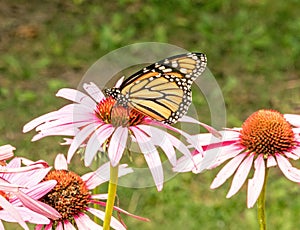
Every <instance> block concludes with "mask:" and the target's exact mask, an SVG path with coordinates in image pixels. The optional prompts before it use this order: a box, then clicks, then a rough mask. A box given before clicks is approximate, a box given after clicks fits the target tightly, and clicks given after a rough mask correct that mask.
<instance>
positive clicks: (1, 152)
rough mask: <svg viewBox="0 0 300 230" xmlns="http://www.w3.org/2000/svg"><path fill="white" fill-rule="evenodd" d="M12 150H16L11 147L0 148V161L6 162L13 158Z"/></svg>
mask: <svg viewBox="0 0 300 230" xmlns="http://www.w3.org/2000/svg"><path fill="white" fill-rule="evenodd" d="M14 150H16V148H15V147H13V146H11V145H3V146H0V160H6V159H9V158H11V157H13V155H14V153H13V151H14Z"/></svg>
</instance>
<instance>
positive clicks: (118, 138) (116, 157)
mask: <svg viewBox="0 0 300 230" xmlns="http://www.w3.org/2000/svg"><path fill="white" fill-rule="evenodd" d="M127 138H128V128H127V127H121V126H120V127H117V128H116V130H115V132H114V133H113V135H112V137H111V139H110V143H109V147H108V157H109V159H110V162H111V165H112V166H113V167H115V166H117V164H119V161H120V159H121V157H122V155H123V152H124V149H125V147H126V145H127Z"/></svg>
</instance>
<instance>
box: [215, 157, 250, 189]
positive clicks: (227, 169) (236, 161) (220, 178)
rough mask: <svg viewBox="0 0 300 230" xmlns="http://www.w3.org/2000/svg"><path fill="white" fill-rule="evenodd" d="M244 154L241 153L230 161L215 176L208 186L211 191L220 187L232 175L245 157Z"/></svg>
mask: <svg viewBox="0 0 300 230" xmlns="http://www.w3.org/2000/svg"><path fill="white" fill-rule="evenodd" d="M246 155H247V154H246V153H241V154H240V155H238V156H236V157H234V158H233V159H231V160H230V161H229V162H228V163H227V164H226V165H225V166H224V167H223V168H222V169H221V170H220V172H219V173H218V174H217V176H216V178H215V179H214V181H213V182H212V184H211V185H210V188H211V189H214V188H217V187H219V186H220V185H222V184H223V183H224V182H225V181H226V180H227V179H228V178H229V177H230V176H232V174H233V173H234V172H235V170H236V169H237V168H238V167H239V165H240V163H241V162H242V160H243V159H244V158H245V157H246Z"/></svg>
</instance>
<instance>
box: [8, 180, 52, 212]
mask: <svg viewBox="0 0 300 230" xmlns="http://www.w3.org/2000/svg"><path fill="white" fill-rule="evenodd" d="M56 184H57V181H56V180H47V181H43V182H41V183H38V184H37V185H35V186H32V187H30V188H28V189H23V190H22V191H23V192H24V193H25V194H26V195H27V196H29V197H31V198H33V199H35V200H38V199H40V198H42V197H43V196H44V195H45V194H47V193H48V192H50V191H51V190H52V189H53V188H54V187H55V185H56ZM11 203H12V204H14V205H17V206H21V204H22V203H21V201H20V200H19V199H17V198H13V199H11Z"/></svg>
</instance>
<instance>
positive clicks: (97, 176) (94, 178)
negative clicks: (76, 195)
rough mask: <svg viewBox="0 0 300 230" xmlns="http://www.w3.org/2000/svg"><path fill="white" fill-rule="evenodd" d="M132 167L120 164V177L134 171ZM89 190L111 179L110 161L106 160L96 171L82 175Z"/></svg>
mask: <svg viewBox="0 0 300 230" xmlns="http://www.w3.org/2000/svg"><path fill="white" fill-rule="evenodd" d="M132 172H133V170H132V168H128V167H127V165H126V164H121V165H120V166H119V171H118V177H121V176H125V175H127V174H128V173H132ZM81 178H82V180H83V181H85V184H86V186H87V188H88V189H89V190H91V189H94V188H95V187H97V186H98V185H100V184H102V183H104V182H107V181H109V178H110V162H106V163H105V164H103V165H101V166H100V167H99V168H98V169H97V170H96V171H94V172H90V173H86V174H84V175H83V176H82V177H81Z"/></svg>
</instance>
